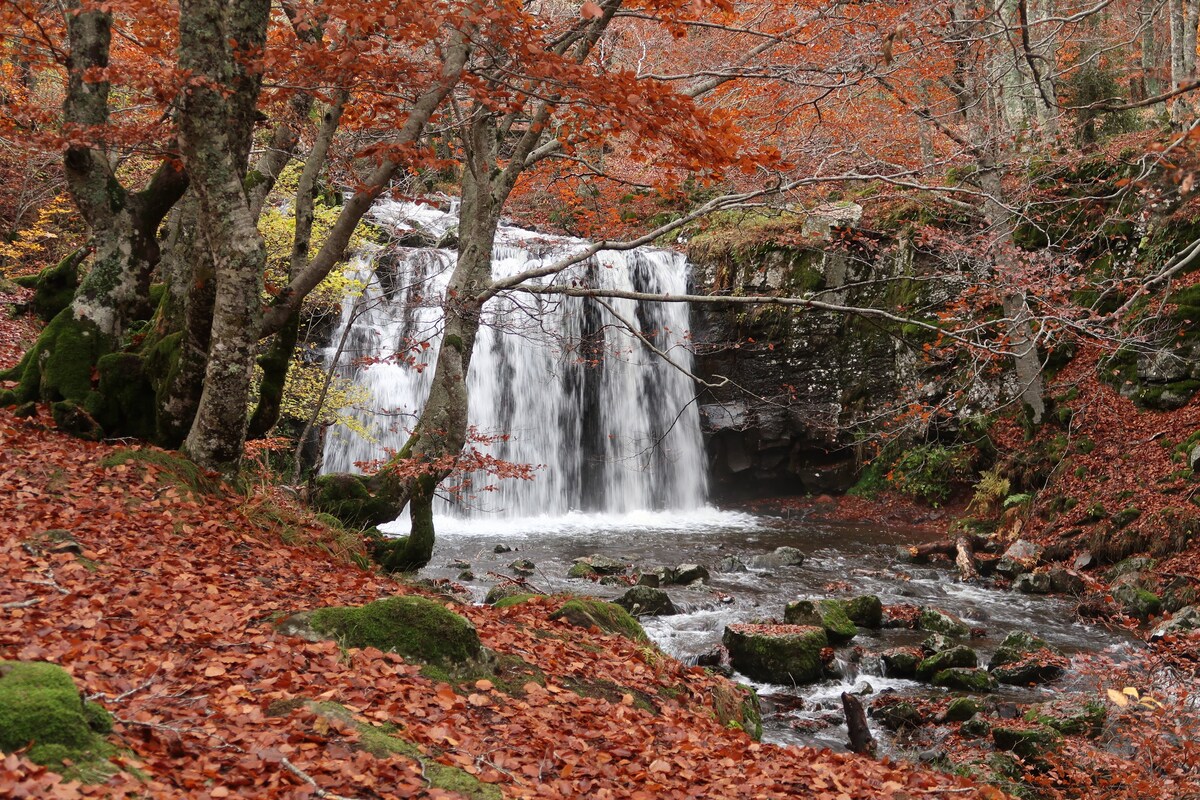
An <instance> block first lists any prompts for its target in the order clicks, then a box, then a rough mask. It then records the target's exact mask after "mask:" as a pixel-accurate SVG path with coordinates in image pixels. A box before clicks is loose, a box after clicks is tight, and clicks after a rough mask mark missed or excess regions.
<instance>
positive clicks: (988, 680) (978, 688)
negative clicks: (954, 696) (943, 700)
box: [930, 667, 999, 694]
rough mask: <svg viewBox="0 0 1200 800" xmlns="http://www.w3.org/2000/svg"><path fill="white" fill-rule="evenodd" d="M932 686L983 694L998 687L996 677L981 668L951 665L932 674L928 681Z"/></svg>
mask: <svg viewBox="0 0 1200 800" xmlns="http://www.w3.org/2000/svg"><path fill="white" fill-rule="evenodd" d="M930 682H931V683H932V684H933V685H934V686H940V687H942V688H943V689H949V690H950V691H952V692H975V693H978V694H983V693H986V692H994V691H996V689H998V688H999V684H998V683H997V682H996V679H995V678H994V677H992V676H991V674H989V673H988V672H987V671H985V670H982V669H969V668H964V667H952V668H950V669H944V670H942V671H941V672H939V673H937V674H936V675H934V676H933V680H932V681H930Z"/></svg>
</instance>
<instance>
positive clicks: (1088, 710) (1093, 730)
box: [1025, 701, 1108, 736]
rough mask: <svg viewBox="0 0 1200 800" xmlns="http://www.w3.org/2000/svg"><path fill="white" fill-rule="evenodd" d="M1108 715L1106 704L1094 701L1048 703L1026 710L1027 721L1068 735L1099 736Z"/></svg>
mask: <svg viewBox="0 0 1200 800" xmlns="http://www.w3.org/2000/svg"><path fill="white" fill-rule="evenodd" d="M1107 715H1108V713H1107V711H1106V710H1105V708H1104V706H1103V705H1101V704H1100V703H1097V702H1094V701H1088V702H1086V703H1079V702H1077V701H1076V702H1067V703H1065V704H1060V703H1053V704H1051V703H1046V704H1044V705H1040V706H1034V707H1033V708H1031V709H1029V710H1028V711H1026V712H1025V721H1026V722H1036V723H1038V724H1040V725H1046V726H1049V727H1051V728H1054V730H1056V731H1058V732H1059V733H1061V734H1064V735H1066V736H1077V735H1081V734H1082V735H1086V736H1097V735H1099V734H1100V731H1101V729H1102V728H1103V727H1104V720H1105V718H1106V717H1107Z"/></svg>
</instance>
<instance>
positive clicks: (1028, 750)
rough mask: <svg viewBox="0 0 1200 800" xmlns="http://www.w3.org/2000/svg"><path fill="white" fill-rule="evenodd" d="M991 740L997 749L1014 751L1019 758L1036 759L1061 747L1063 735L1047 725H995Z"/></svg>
mask: <svg viewBox="0 0 1200 800" xmlns="http://www.w3.org/2000/svg"><path fill="white" fill-rule="evenodd" d="M992 741H993V742H995V744H996V749H997V750H1003V751H1005V752H1011V753H1014V754H1016V755H1018V756H1020V757H1021V758H1025V759H1037V758H1039V757H1040V756H1044V755H1045V754H1046V753H1049V752H1051V751H1054V750H1057V749H1059V748H1060V747H1062V744H1063V737H1062V734H1060V733H1059V732H1058V731H1056V730H1054V729H1053V728H1051V727H1050V726H1048V725H1039V726H1037V727H1035V728H1015V727H1008V726H1003V727H995V728H992Z"/></svg>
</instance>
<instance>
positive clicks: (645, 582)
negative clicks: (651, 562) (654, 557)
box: [637, 572, 662, 589]
mask: <svg viewBox="0 0 1200 800" xmlns="http://www.w3.org/2000/svg"><path fill="white" fill-rule="evenodd" d="M637 585H638V586H649V587H650V588H651V589H657V588H658V587H660V586H662V579H661V578H660V577H659V576H658V575H657V574H655V573H653V572H642V573H640V574H639V575H638V576H637Z"/></svg>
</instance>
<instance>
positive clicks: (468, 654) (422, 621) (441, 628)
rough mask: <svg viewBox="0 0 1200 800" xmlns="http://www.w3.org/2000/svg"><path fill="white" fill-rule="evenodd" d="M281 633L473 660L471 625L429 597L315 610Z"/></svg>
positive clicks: (441, 662) (428, 658) (434, 658)
mask: <svg viewBox="0 0 1200 800" xmlns="http://www.w3.org/2000/svg"><path fill="white" fill-rule="evenodd" d="M280 630H281V631H282V632H284V633H289V634H293V635H299V636H304V637H305V638H314V637H313V636H312V634H313V633H315V634H316V638H327V639H334V640H336V641H337V642H338V643H339V644H340V645H342V646H343V647H359V648H362V647H374V648H377V649H379V650H384V651H387V652H392V653H399V654H400V655H402V656H404V657H405V658H407V659H411V660H414V661H420V662H423V663H426V664H433V665H435V666H440V667H453V666H458V665H462V664H466V663H470V662H475V661H478V660H479V659H480V658H481V657H482V655H483V645H482V644H480V641H479V634H478V633H476V631H475V626H474V625H472V624H471V623H470V621H469V620H467V619H466V618H465V617H461V616H459V615H458V614H455V613H454V612H453V611H450V610H449V609H447V608H445V607H444V606H442V605H441V604H439V603H436V602H434V601H433V600H428V599H426V598H424V597H414V596H405V597H389V598H386V599H384V600H376V601H375V602H374V603H368V604H367V605H365V606H358V607H335V608H319V609H317V610H315V611H307V612H301V613H300V614H294V615H292V616H291V617H288V618H287V619H285V620H284V621H283V622H282V623H280Z"/></svg>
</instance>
